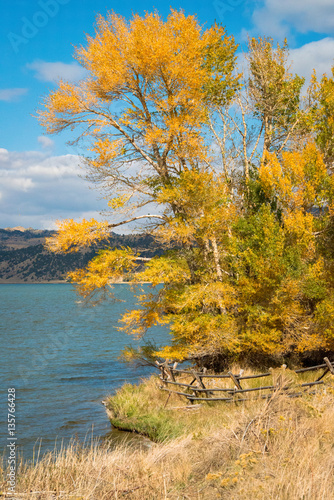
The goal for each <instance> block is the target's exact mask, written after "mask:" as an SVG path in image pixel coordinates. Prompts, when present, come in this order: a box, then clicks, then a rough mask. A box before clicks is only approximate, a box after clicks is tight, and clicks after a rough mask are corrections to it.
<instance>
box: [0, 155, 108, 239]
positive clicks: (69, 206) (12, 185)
mask: <svg viewBox="0 0 334 500" xmlns="http://www.w3.org/2000/svg"><path fill="white" fill-rule="evenodd" d="M82 173H83V170H82V167H81V160H80V157H79V156H77V155H63V156H50V155H48V154H47V153H42V152H39V151H24V152H11V151H7V150H6V149H3V148H0V185H1V193H2V198H1V204H0V227H15V226H24V227H34V228H36V229H38V228H53V227H54V223H55V221H56V220H57V219H64V218H74V219H77V220H80V219H82V218H84V217H85V218H91V217H97V218H100V217H99V215H98V211H99V210H101V209H103V208H106V207H105V206H103V202H101V200H100V199H99V198H100V195H99V193H98V192H97V191H95V190H92V189H90V188H89V185H88V183H87V182H86V181H85V180H83V179H82V178H80V177H79V176H80V175H81V174H82Z"/></svg>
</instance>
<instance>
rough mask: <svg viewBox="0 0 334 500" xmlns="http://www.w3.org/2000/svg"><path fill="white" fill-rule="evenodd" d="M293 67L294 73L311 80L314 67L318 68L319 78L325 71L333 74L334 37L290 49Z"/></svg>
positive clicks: (307, 80)
mask: <svg viewBox="0 0 334 500" xmlns="http://www.w3.org/2000/svg"><path fill="white" fill-rule="evenodd" d="M290 61H291V63H292V65H291V69H292V70H293V72H294V73H297V74H298V75H300V76H304V77H305V78H306V82H309V81H310V78H311V75H312V72H313V69H315V70H316V73H317V76H318V78H319V77H321V76H322V75H323V74H324V73H326V74H327V75H331V68H332V66H333V64H334V38H329V37H328V38H323V39H322V40H319V41H317V42H311V43H307V44H305V45H303V46H302V47H299V48H298V49H292V50H290Z"/></svg>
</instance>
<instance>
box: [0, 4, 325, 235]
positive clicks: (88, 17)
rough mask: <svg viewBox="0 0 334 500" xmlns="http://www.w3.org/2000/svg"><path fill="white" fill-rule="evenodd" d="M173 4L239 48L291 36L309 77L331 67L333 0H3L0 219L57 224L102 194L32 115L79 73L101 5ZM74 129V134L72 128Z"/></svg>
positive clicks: (133, 8)
mask: <svg viewBox="0 0 334 500" xmlns="http://www.w3.org/2000/svg"><path fill="white" fill-rule="evenodd" d="M170 7H172V8H174V9H183V10H184V11H185V13H186V14H196V15H197V17H198V19H199V21H200V23H201V24H203V25H206V26H210V25H211V24H212V23H213V22H214V21H218V22H220V23H222V24H223V25H225V26H226V28H227V32H228V34H233V35H234V37H235V39H236V41H237V42H238V43H239V44H240V47H241V49H242V48H245V40H246V39H247V35H254V36H257V35H262V36H272V37H273V38H274V39H275V40H277V41H282V40H283V39H284V37H287V39H288V43H289V46H290V49H291V59H292V65H293V69H294V70H295V71H296V72H297V73H298V74H300V75H303V76H305V77H306V78H309V76H310V73H311V71H312V68H316V70H317V72H318V74H322V73H325V72H326V73H329V72H330V69H331V66H332V64H333V59H334V1H333V0H259V1H252V0H213V1H209V2H203V1H198V0H191V1H190V0H177V1H175V0H172V1H171V0H168V1H159V2H152V1H149V0H146V1H143V0H141V1H137V2H134V1H133V0H123V1H122V2H117V3H116V2H115V1H110V0H10V1H3V2H1V15H2V16H1V17H2V22H1V26H0V53H1V64H2V68H1V72H0V227H15V226H24V227H34V228H36V229H37V228H53V227H54V222H55V220H56V219H62V218H75V219H78V220H79V219H80V218H82V217H86V218H87V217H92V216H94V215H95V214H96V211H98V210H99V209H101V208H103V200H101V199H100V196H99V193H98V192H97V191H96V190H94V189H90V187H89V185H88V183H87V182H86V181H84V180H83V179H82V178H80V174H83V172H82V170H81V167H80V160H79V157H78V151H77V150H76V148H75V147H73V146H72V147H71V146H68V145H67V144H66V142H67V141H68V140H69V139H70V136H69V135H68V134H65V135H60V136H52V137H48V136H45V135H43V134H44V131H43V130H42V128H41V127H40V125H39V124H38V122H37V120H36V118H34V116H33V115H34V114H35V113H36V109H37V108H38V107H39V103H40V102H41V100H42V98H43V96H44V95H46V94H47V93H48V92H49V91H50V90H51V89H53V88H54V85H55V81H56V80H57V79H58V78H59V77H62V78H65V79H68V80H71V81H75V80H77V79H80V77H82V76H83V72H82V68H81V67H80V66H79V65H78V64H77V63H76V62H75V60H74V59H73V57H72V56H73V51H74V49H73V47H74V46H76V45H80V44H85V37H86V34H93V33H94V23H95V18H96V15H97V13H101V14H102V15H105V14H106V13H107V12H108V11H110V10H114V11H115V12H116V13H118V14H121V15H123V16H125V17H127V18H129V17H131V15H132V13H134V12H136V13H139V14H144V13H145V12H146V11H148V12H151V11H153V10H155V9H156V10H158V12H159V13H160V15H162V16H163V17H166V16H167V15H168V13H169V11H170ZM73 138H74V137H73Z"/></svg>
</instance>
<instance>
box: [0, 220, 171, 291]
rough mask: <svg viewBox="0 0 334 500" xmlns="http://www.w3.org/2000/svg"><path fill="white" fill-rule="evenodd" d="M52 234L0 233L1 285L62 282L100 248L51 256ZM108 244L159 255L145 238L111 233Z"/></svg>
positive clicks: (143, 235)
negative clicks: (49, 242)
mask: <svg viewBox="0 0 334 500" xmlns="http://www.w3.org/2000/svg"><path fill="white" fill-rule="evenodd" d="M54 234H55V231H48V230H36V229H30V228H29V229H24V230H23V228H20V229H15V228H14V229H0V282H1V283H10V282H23V283H34V282H44V281H58V280H64V279H65V278H66V274H67V273H68V272H70V271H73V270H74V269H76V268H77V267H78V266H85V265H87V263H88V262H89V261H90V260H91V259H92V258H93V257H95V256H96V255H97V253H98V251H99V248H101V245H100V246H99V245H95V247H94V248H89V249H88V248H81V250H80V251H79V252H78V253H76V254H54V253H52V252H49V251H48V250H46V249H45V248H44V241H45V238H47V237H51V236H52V235H54ZM108 244H109V245H110V246H111V247H113V248H121V247H127V248H131V249H133V250H134V251H136V252H138V253H140V255H142V256H143V257H147V258H149V257H153V256H154V255H160V254H161V253H162V249H161V248H160V247H159V245H157V244H156V243H155V242H154V241H153V238H152V236H150V235H148V234H128V235H120V234H116V233H112V234H111V236H110V237H109V238H108Z"/></svg>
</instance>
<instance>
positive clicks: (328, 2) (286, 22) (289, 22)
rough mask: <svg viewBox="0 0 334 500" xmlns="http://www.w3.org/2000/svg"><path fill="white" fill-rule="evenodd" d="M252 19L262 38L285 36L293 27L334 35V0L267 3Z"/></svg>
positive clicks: (301, 30) (281, 0) (297, 0)
mask: <svg viewBox="0 0 334 500" xmlns="http://www.w3.org/2000/svg"><path fill="white" fill-rule="evenodd" d="M252 17H253V22H254V24H255V26H256V28H257V29H258V30H259V31H260V32H261V33H262V35H269V36H274V37H275V36H278V37H282V36H286V35H288V34H289V32H290V29H291V28H294V29H296V30H297V31H299V32H300V33H307V32H310V31H313V32H315V33H327V34H334V2H333V0H317V1H315V0H264V2H262V6H261V7H260V8H258V9H256V10H255V11H254V12H253V16H252Z"/></svg>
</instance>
